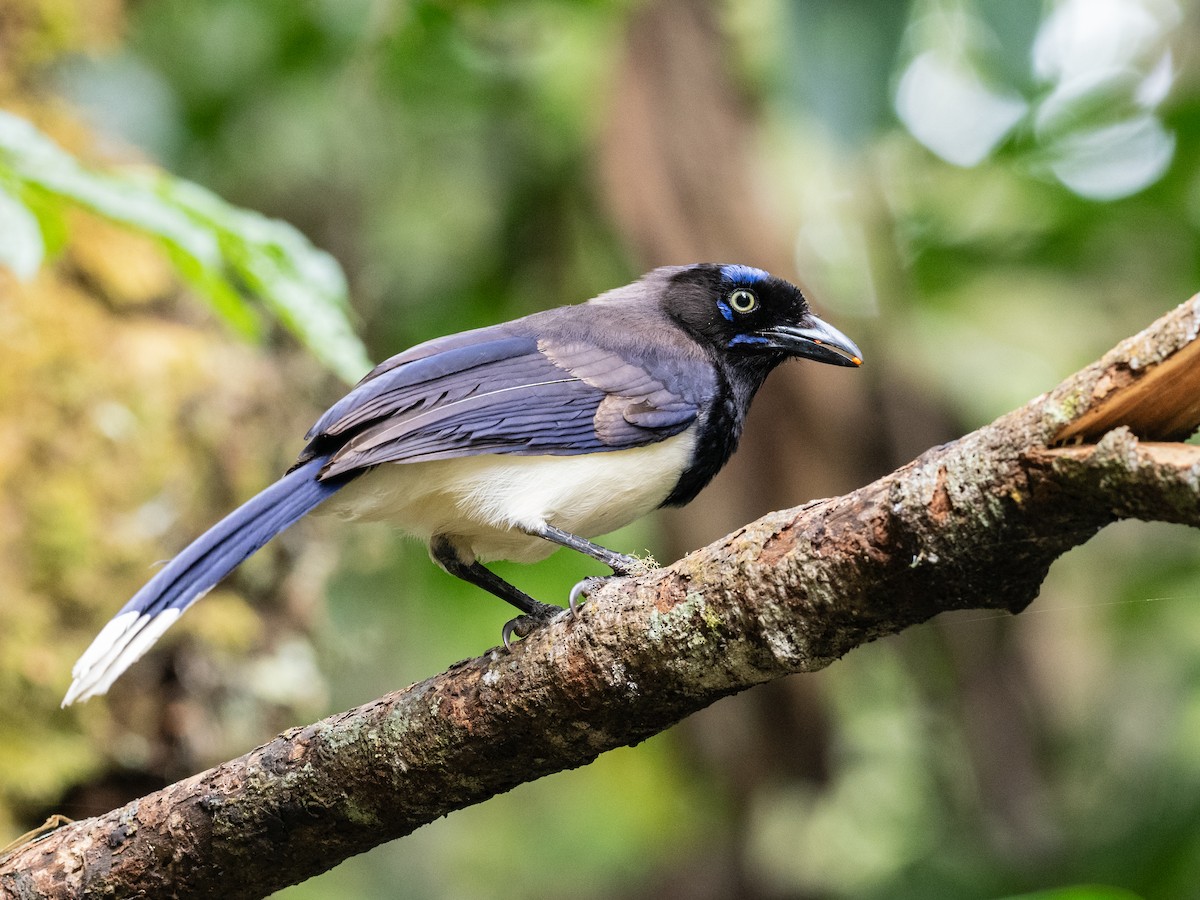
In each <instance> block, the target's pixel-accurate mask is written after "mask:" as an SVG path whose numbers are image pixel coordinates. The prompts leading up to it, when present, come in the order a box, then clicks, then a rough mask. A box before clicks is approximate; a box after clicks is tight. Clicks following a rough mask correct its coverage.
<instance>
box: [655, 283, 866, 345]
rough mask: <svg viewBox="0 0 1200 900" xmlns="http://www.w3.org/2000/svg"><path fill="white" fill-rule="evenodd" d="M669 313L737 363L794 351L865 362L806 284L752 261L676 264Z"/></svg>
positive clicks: (668, 294)
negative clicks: (808, 296)
mask: <svg viewBox="0 0 1200 900" xmlns="http://www.w3.org/2000/svg"><path fill="white" fill-rule="evenodd" d="M667 282H668V287H667V290H666V291H665V292H664V294H663V298H664V300H663V302H664V306H665V309H666V312H667V314H668V315H670V316H671V317H672V318H674V319H675V320H676V321H677V322H679V323H680V324H681V325H682V326H683V327H684V328H686V329H687V330H688V331H689V332H691V334H692V335H693V336H694V337H696V338H697V339H698V340H700V341H701V342H702V343H704V344H707V345H708V346H710V347H712V348H713V349H714V350H715V351H716V353H717V355H718V356H719V357H721V358H723V359H725V360H728V361H730V362H732V363H734V364H735V365H736V364H738V363H744V364H745V365H747V366H749V367H751V368H760V367H762V368H766V369H770V368H773V367H774V366H775V365H777V364H778V363H780V362H782V361H783V360H785V359H787V358H788V357H802V358H805V359H813V360H816V361H817V362H823V363H830V364H832V365H835V366H860V365H862V352H861V351H860V350H859V349H858V347H857V345H855V343H854V341H852V340H850V338H848V337H846V335H844V334H842V333H841V332H840V331H838V330H837V329H836V328H834V327H833V326H832V325H830V324H829V323H827V322H825V321H822V320H821V319H819V318H817V316H815V315H813V312H812V310H810V309H809V308H808V301H807V300H805V299H804V295H803V294H802V293H801V292H800V289H799V288H798V287H796V286H795V285H794V284H791V283H790V282H787V281H784V280H783V279H782V278H776V277H775V276H773V275H770V274H768V273H767V272H764V271H763V270H762V269H755V268H751V267H750V266H739V265H721V264H717V263H703V264H701V265H695V266H687V267H684V268H679V269H674V270H671V271H670V273H669V274H668V277H667Z"/></svg>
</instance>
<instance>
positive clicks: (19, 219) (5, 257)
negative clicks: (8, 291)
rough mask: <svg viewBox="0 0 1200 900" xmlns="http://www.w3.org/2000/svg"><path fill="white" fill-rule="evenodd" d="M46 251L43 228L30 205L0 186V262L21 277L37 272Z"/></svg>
mask: <svg viewBox="0 0 1200 900" xmlns="http://www.w3.org/2000/svg"><path fill="white" fill-rule="evenodd" d="M45 255H46V245H45V242H44V241H43V240H42V229H41V227H40V226H39V225H38V220H37V216H35V215H34V214H33V213H32V212H30V210H29V207H28V206H26V205H25V204H24V203H22V202H21V201H20V200H18V199H17V198H16V197H14V196H13V195H12V194H10V193H9V192H8V191H6V190H5V189H4V187H3V186H0V265H2V266H6V267H7V268H8V269H10V270H11V271H12V273H13V274H14V275H16V276H17V278H19V279H20V280H21V281H29V280H30V279H31V278H33V276H34V275H36V274H37V270H38V268H39V267H40V266H41V264H42V258H43V257H44V256H45Z"/></svg>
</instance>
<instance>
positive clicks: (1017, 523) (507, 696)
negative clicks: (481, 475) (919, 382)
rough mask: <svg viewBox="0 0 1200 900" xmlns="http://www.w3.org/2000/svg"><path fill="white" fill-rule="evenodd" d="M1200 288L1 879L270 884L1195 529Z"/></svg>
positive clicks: (116, 885)
mask: <svg viewBox="0 0 1200 900" xmlns="http://www.w3.org/2000/svg"><path fill="white" fill-rule="evenodd" d="M1198 330H1200V300H1198V299H1197V298H1193V299H1192V300H1190V301H1188V302H1187V303H1185V304H1183V305H1182V306H1180V307H1179V308H1178V309H1176V310H1174V311H1173V312H1171V313H1170V314H1168V315H1167V316H1164V317H1163V318H1162V319H1160V320H1159V321H1158V322H1156V323H1155V324H1154V325H1153V326H1151V327H1150V328H1149V329H1147V330H1146V331H1144V332H1142V333H1141V334H1139V335H1136V336H1134V337H1132V338H1130V339H1128V340H1126V341H1124V342H1122V343H1121V344H1120V345H1119V346H1117V347H1116V348H1115V349H1114V350H1112V351H1111V352H1110V353H1108V354H1107V355H1106V356H1105V357H1104V358H1103V359H1101V360H1099V361H1097V362H1096V363H1094V364H1092V365H1091V366H1089V367H1087V368H1086V369H1084V370H1082V371H1081V372H1078V373H1076V374H1075V375H1073V376H1072V377H1071V378H1069V379H1067V380H1066V381H1064V382H1063V383H1062V384H1061V385H1060V386H1059V387H1058V388H1056V389H1055V390H1054V391H1052V392H1050V393H1049V394H1045V395H1043V396H1041V397H1038V398H1036V399H1034V400H1033V401H1031V402H1030V403H1029V404H1027V405H1026V406H1024V407H1022V408H1020V409H1018V410H1015V411H1014V412H1012V413H1009V414H1008V415H1006V416H1004V417H1002V418H1000V419H998V420H997V421H996V422H993V423H992V424H991V425H988V426H986V427H984V428H981V429H980V430H978V431H976V432H973V433H971V434H969V435H966V436H965V437H963V438H961V439H959V440H957V441H954V442H953V443H950V444H946V445H943V446H940V447H935V448H934V449H932V450H929V451H928V452H926V453H925V454H923V455H922V456H921V457H919V458H918V459H916V460H914V461H913V462H911V463H909V464H908V465H906V466H904V467H902V468H901V469H899V470H897V471H896V472H894V473H892V474H891V475H888V476H886V477H884V478H881V479H879V480H878V481H876V482H874V483H872V484H869V485H867V486H865V487H863V488H861V489H859V490H857V491H854V492H853V493H851V494H847V495H845V496H843V497H837V498H833V499H829V500H820V501H816V502H813V503H810V504H808V505H806V506H803V507H800V508H797V509H792V510H786V511H783V512H776V513H772V514H770V515H768V516H765V517H764V518H762V519H760V520H758V521H757V522H754V523H752V524H750V525H747V526H745V527H744V528H742V529H740V530H738V531H737V532H735V533H733V534H731V535H729V536H728V537H726V538H724V539H722V540H721V541H718V542H717V543H715V544H712V545H711V546H709V547H706V548H704V549H702V550H698V551H696V552H695V553H692V554H690V555H688V556H687V557H685V558H684V559H682V560H680V561H679V562H677V563H676V564H675V565H673V566H670V567H668V568H666V569H662V570H658V571H656V572H653V573H650V574H647V575H645V576H642V577H639V578H634V579H624V580H621V581H614V582H612V583H610V584H609V585H608V586H606V587H605V588H604V589H603V590H601V591H599V592H597V594H596V595H595V596H594V597H593V598H592V599H591V600H590V601H589V603H588V604H587V606H586V608H585V610H584V611H583V614H582V615H580V616H579V617H578V618H575V619H572V618H570V617H568V616H566V615H563V616H560V617H559V618H558V619H557V620H556V621H555V622H554V623H553V624H552V625H550V626H549V627H546V628H544V629H541V630H539V631H538V632H536V633H535V634H533V635H531V636H530V637H529V638H527V639H525V640H524V641H522V642H521V643H520V644H519V645H518V646H517V647H516V648H515V649H514V651H513V652H512V653H504V652H499V651H494V650H493V651H491V652H489V653H487V654H485V655H484V656H481V657H479V658H478V659H473V660H467V661H465V662H461V663H458V664H457V665H455V666H453V667H451V668H450V669H449V670H448V671H446V672H444V673H442V674H440V675H437V676H434V677H433V678H430V679H428V680H427V681H424V682H421V683H420V684H416V685H413V686H411V687H409V688H407V689H406V690H403V691H398V692H396V693H393V694H389V695H387V696H385V697H382V698H380V699H379V700H376V701H374V702H372V703H368V704H366V705H365V706H362V707H359V708H358V709H354V710H350V711H348V712H345V713H341V714H340V715H336V716H333V717H331V718H328V719H325V720H324V721H321V722H317V723H316V724H313V725H309V726H307V727H304V728H297V729H293V730H291V731H288V732H285V733H284V734H282V735H280V736H278V737H276V738H275V739H274V740H272V741H270V742H269V743H267V744H265V745H263V746H262V747H259V748H257V749H256V750H253V751H251V752H250V753H248V754H246V755H245V756H242V757H240V758H238V759H235V760H231V761H229V762H227V763H224V764H222V765H220V766H217V767H216V768H214V769H210V770H209V771H207V772H202V773H200V774H198V775H195V776H193V777H191V778H188V779H186V780H184V781H181V782H179V783H177V784H174V785H171V786H170V787H168V788H165V789H163V790H162V791H159V792H157V793H155V794H151V795H149V796H147V797H143V798H142V799H140V800H135V801H133V802H132V803H129V804H127V805H126V806H124V807H122V808H121V809H117V810H113V811H112V812H110V813H107V814H106V815H103V816H99V817H97V818H93V819H88V820H85V821H81V822H75V823H73V824H71V825H68V826H65V827H63V828H61V829H58V830H57V831H54V832H52V833H50V834H49V835H47V836H45V837H43V838H42V839H40V840H38V841H35V842H33V843H31V844H26V845H24V846H22V847H18V848H17V849H16V850H14V851H12V852H11V853H10V855H9V856H8V857H7V858H4V859H3V860H0V897H4V898H9V897H12V898H32V897H89V898H90V897H117V896H131V895H135V894H138V893H139V892H142V893H144V894H145V895H147V896H167V895H169V896H176V897H187V898H200V897H214V898H215V897H221V898H249V897H261V896H264V895H266V894H269V893H271V892H273V891H275V890H278V889H280V888H282V887H284V886H286V885H288V884H292V883H295V882H298V881H302V880H303V879H305V878H308V877H309V876H311V875H314V874H316V873H318V872H322V871H325V870H327V869H329V868H332V867H333V866H335V865H336V864H337V863H339V862H341V861H342V860H343V859H345V858H347V857H348V856H351V855H354V854H356V853H361V852H363V851H364V850H367V849H369V848H371V847H374V846H376V845H378V844H381V843H384V842H386V841H390V840H393V839H395V838H398V837H401V836H403V835H406V834H408V833H410V832H411V831H413V830H415V829H416V828H419V827H420V826H421V825H424V824H426V823H427V822H430V821H433V820H434V819H436V818H439V817H441V816H443V815H446V814H447V813H449V812H451V811H453V810H456V809H459V808H461V807H464V806H468V805H471V804H474V803H479V802H481V801H483V800H485V799H487V798H488V797H491V796H493V795H495V794H498V793H502V792H504V791H507V790H509V789H510V788H512V787H514V786H516V785H517V784H520V783H522V782H525V781H531V780H533V779H535V778H539V777H541V776H543V775H547V774H549V773H552V772H558V771H561V770H563V769H569V768H574V767H576V766H581V765H585V764H586V763H588V762H590V761H591V760H593V759H594V758H595V757H596V756H598V755H599V754H600V753H603V752H604V751H606V750H610V749H612V748H614V747H619V746H623V745H627V744H636V743H637V742H639V741H641V740H643V739H645V738H647V737H649V736H650V735H652V734H655V733H657V732H660V731H662V730H664V729H665V728H667V727H669V726H670V725H672V724H673V723H675V722H677V721H679V720H680V719H682V718H683V717H684V716H687V715H689V714H690V713H692V712H695V711H696V710H698V709H701V708H702V707H704V706H707V705H708V704H710V703H712V702H713V701H715V700H717V699H719V698H721V697H724V696H726V695H728V694H732V693H736V692H738V691H742V690H745V689H746V688H748V687H751V686H753V685H756V684H760V683H762V682H764V681H767V680H770V679H773V678H778V677H780V676H782V675H787V674H789V673H792V672H805V671H812V670H814V669H819V668H821V667H823V666H826V665H828V664H829V663H830V662H832V661H833V660H835V659H837V658H838V657H840V656H842V655H843V654H844V653H846V652H847V651H848V650H850V649H851V648H853V647H856V646H858V645H860V644H863V643H865V642H867V641H870V640H873V639H874V638H877V637H879V636H881V635H885V634H893V633H895V632H898V631H900V630H901V629H903V628H906V627H907V626H909V625H912V624H914V623H917V622H922V621H924V620H926V619H928V618H930V617H931V616H933V615H935V614H937V613H939V612H942V611H945V610H951V609H961V608H967V607H972V608H1000V609H1007V610H1011V611H1013V612H1018V611H1020V610H1021V609H1023V608H1024V607H1025V606H1026V605H1027V604H1028V603H1029V602H1030V601H1031V600H1032V599H1033V598H1034V597H1035V596H1036V594H1037V592H1038V589H1039V587H1040V585H1041V582H1042V580H1043V578H1044V576H1045V573H1046V571H1047V569H1048V568H1049V566H1050V564H1051V563H1052V562H1053V561H1054V560H1055V559H1057V558H1058V557H1059V556H1060V555H1062V554H1063V553H1065V552H1066V551H1067V550H1068V549H1070V548H1071V547H1073V546H1075V545H1077V544H1080V543H1082V542H1083V541H1086V540H1087V539H1088V538H1089V537H1091V535H1093V534H1095V533H1096V532H1097V531H1098V530H1099V529H1100V528H1102V527H1104V526H1105V525H1107V524H1109V523H1111V522H1113V521H1116V520H1117V519H1121V518H1140V519H1156V520H1162V521H1168V522H1176V523H1182V524H1188V525H1197V524H1200V447H1194V446H1190V445H1186V444H1180V443H1173V442H1174V441H1178V440H1180V439H1182V438H1184V437H1186V436H1187V435H1189V434H1191V433H1192V432H1193V431H1195V429H1196V428H1197V426H1198V425H1200V365H1197V360H1198V357H1200V342H1197V341H1196V335H1197V331H1198Z"/></svg>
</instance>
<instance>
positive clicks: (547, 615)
mask: <svg viewBox="0 0 1200 900" xmlns="http://www.w3.org/2000/svg"><path fill="white" fill-rule="evenodd" d="M538 607H539V608H538V609H537V610H536V611H535V612H532V613H526V614H525V615H523V616H517V617H516V618H515V619H509V620H508V621H507V622H505V623H504V628H503V629H502V630H501V631H500V639H501V640H502V641H504V649H505V650H508V651H510V652H511V651H512V639H513V637H514V636H515V637H517V638H526V637H529V635H531V634H533V632H534V631H535V630H537V629H538V628H540V627H541V626H542V625H545V624H546V623H547V622H549V621H550V620H551V619H553V618H554V617H555V616H556V615H558V614H559V613H560V612H562V607H559V606H551V605H550V604H549V603H539V604H538Z"/></svg>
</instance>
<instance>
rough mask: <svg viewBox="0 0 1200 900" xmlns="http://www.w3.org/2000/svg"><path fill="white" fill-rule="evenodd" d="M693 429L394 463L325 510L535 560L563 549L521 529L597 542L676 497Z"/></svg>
mask: <svg viewBox="0 0 1200 900" xmlns="http://www.w3.org/2000/svg"><path fill="white" fill-rule="evenodd" d="M694 444H695V434H694V433H693V430H692V429H689V430H688V431H685V432H683V433H682V434H679V435H676V436H675V437H673V438H668V439H667V440H665V441H660V442H659V443H657V444H651V445H649V446H647V447H635V448H633V449H630V450H613V451H610V452H606V453H588V454H582V455H579V456H505V455H484V456H467V457H462V458H460V459H444V460H434V461H432V462H418V463H385V464H384V465H381V466H379V467H378V468H376V469H373V470H372V471H370V472H368V473H367V474H365V475H363V476H361V477H360V478H357V479H355V480H354V481H352V482H351V483H350V484H348V485H347V486H346V487H345V488H343V489H342V490H341V491H339V492H338V493H337V494H335V495H334V496H333V497H332V498H330V500H329V501H328V502H327V503H325V504H324V506H322V507H321V508H320V511H321V512H325V513H330V514H333V515H336V516H339V517H341V518H343V519H360V520H365V521H385V522H391V523H392V524H394V525H396V526H398V527H399V528H400V529H401V530H403V531H405V532H407V533H408V534H411V535H413V536H414V537H417V538H420V539H422V540H424V541H426V542H428V541H429V539H430V538H431V537H433V536H434V535H446V536H447V537H449V538H451V539H452V540H453V541H454V543H455V546H456V547H457V548H458V549H459V552H460V553H462V554H464V555H466V556H474V557H475V558H476V559H479V560H480V561H482V562H488V561H490V560H495V559H510V560H514V561H517V562H536V561H537V560H540V559H545V558H546V557H547V556H549V555H550V554H551V553H553V552H554V550H555V549H557V545H555V544H551V543H550V542H548V541H545V540H542V539H541V538H537V537H530V536H529V535H528V534H526V533H525V532H524V531H523V530H522V529H527V528H536V527H537V526H539V525H543V524H549V525H554V526H556V527H558V528H561V529H563V530H564V531H569V532H571V533H572V534H577V535H580V536H582V537H595V536H596V535H600V534H604V533H606V532H609V531H612V530H614V529H616V528H620V527H621V526H622V525H627V524H629V523H630V522H632V521H634V520H635V519H637V518H640V517H641V516H644V515H645V514H646V513H648V512H650V511H651V510H652V509H655V508H656V507H657V506H659V504H661V503H662V502H663V500H665V499H666V498H667V495H668V494H670V492H671V489H672V488H674V487H675V484H676V482H677V481H678V480H679V475H680V473H681V472H682V471H683V470H684V468H685V467H686V466H687V464H688V461H689V460H690V459H691V455H692V447H693V445H694Z"/></svg>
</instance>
